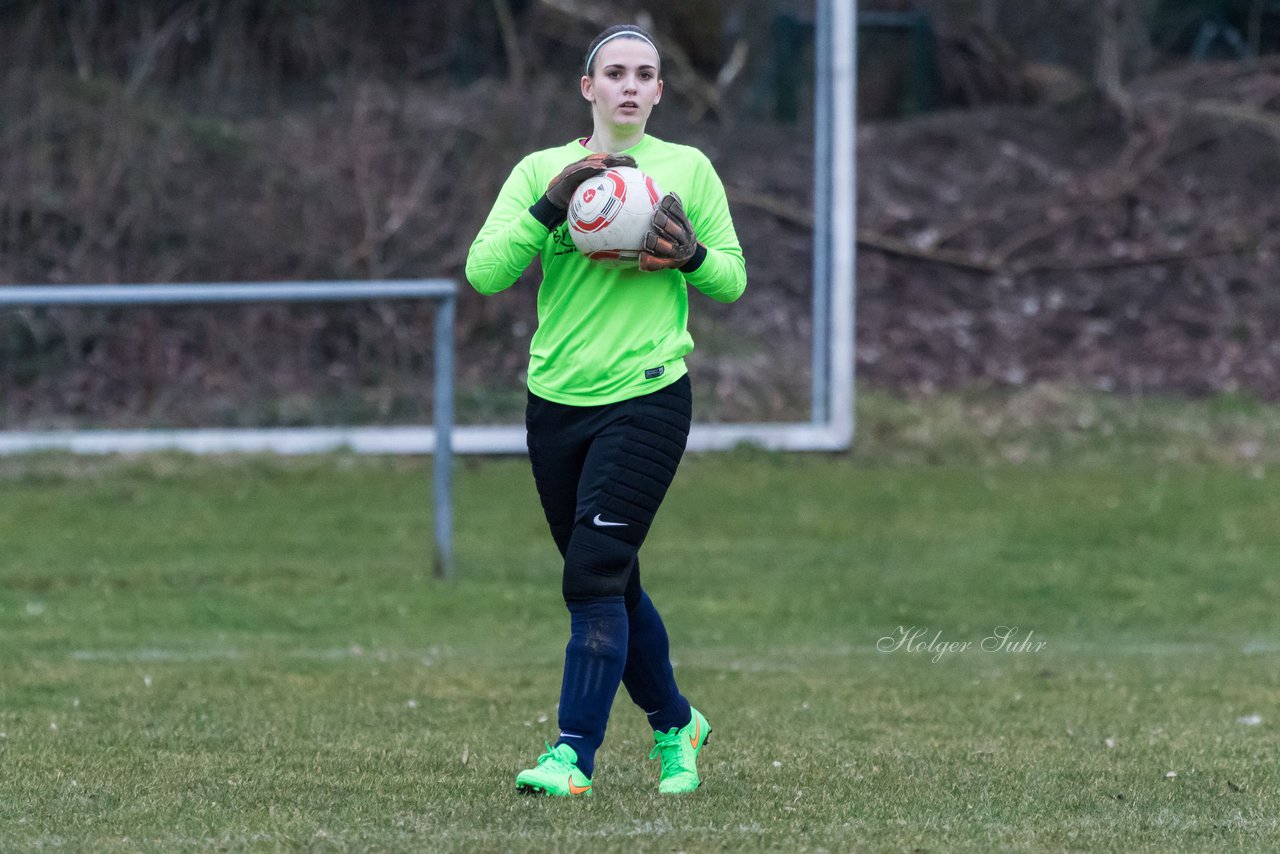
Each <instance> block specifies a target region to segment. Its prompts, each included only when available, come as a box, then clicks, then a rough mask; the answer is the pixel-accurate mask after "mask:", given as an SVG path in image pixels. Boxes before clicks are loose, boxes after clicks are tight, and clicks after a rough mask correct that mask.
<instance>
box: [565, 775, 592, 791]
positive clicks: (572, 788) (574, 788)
mask: <svg viewBox="0 0 1280 854" xmlns="http://www.w3.org/2000/svg"><path fill="white" fill-rule="evenodd" d="M590 790H591V784H590V783H588V784H587V785H585V786H575V785H573V778H572V777H570V778H569V794H571V795H581V794H582V793H583V792H587V791H590Z"/></svg>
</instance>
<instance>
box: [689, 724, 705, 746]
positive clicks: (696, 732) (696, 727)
mask: <svg viewBox="0 0 1280 854" xmlns="http://www.w3.org/2000/svg"><path fill="white" fill-rule="evenodd" d="M700 735H702V721H700V720H698V719H697V718H696V717H695V718H694V719H693V735H691V736H689V746H690V747H692V748H693V749H694V750H697V749H698V736H700Z"/></svg>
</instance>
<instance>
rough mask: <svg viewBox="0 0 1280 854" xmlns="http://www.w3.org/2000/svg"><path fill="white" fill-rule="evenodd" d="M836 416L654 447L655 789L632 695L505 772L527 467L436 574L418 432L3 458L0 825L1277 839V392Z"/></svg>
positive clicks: (462, 512)
mask: <svg viewBox="0 0 1280 854" xmlns="http://www.w3.org/2000/svg"><path fill="white" fill-rule="evenodd" d="M864 405H865V409H864V413H863V417H862V421H861V428H860V429H861V431H862V432H861V434H860V435H861V437H862V438H861V439H860V442H861V445H860V449H859V451H858V452H857V453H855V454H853V455H847V456H837V457H825V456H807V457H806V456H782V455H777V454H770V453H762V452H758V451H742V452H737V453H734V454H728V455H719V456H697V457H691V458H689V459H687V460H686V462H685V464H684V466H683V467H682V470H681V473H680V475H679V477H678V478H677V483H676V486H675V488H674V489H673V492H672V494H671V495H670V497H669V499H668V502H667V504H666V505H665V506H664V508H663V511H662V513H661V515H660V517H659V520H658V523H657V525H656V526H655V528H654V531H653V534H652V536H651V538H650V541H649V543H648V544H647V545H646V546H645V562H644V577H645V579H646V586H647V587H648V588H649V589H650V590H651V592H652V594H653V596H654V599H655V601H656V602H657V603H658V605H659V607H660V608H661V609H662V610H663V613H664V615H665V617H666V619H667V623H668V627H669V629H670V631H671V634H672V643H673V651H674V657H675V658H676V660H677V674H678V677H679V679H680V682H681V685H682V687H683V688H684V690H685V691H686V693H687V694H689V696H690V697H691V698H692V699H693V700H694V702H695V703H697V704H698V706H699V707H700V708H702V709H703V710H704V711H705V712H706V713H707V714H708V716H709V717H710V718H711V721H712V723H713V724H714V726H715V728H716V737H715V738H714V739H713V741H712V744H711V746H710V747H709V748H708V749H707V751H706V752H704V753H703V760H702V763H701V764H702V767H703V771H704V778H705V780H706V783H705V785H704V788H703V789H702V790H701V791H700V792H698V793H697V794H696V795H694V796H691V797H688V798H683V799H674V800H672V799H660V798H659V797H658V796H657V794H656V782H657V770H656V767H655V766H654V764H652V763H649V762H648V761H647V760H646V755H647V752H648V748H649V746H650V739H649V737H648V734H647V733H646V732H645V730H644V726H643V717H642V716H641V715H640V713H639V712H638V711H637V710H636V709H635V708H634V707H633V706H632V705H631V704H630V701H629V700H628V699H627V698H626V696H625V693H624V694H622V695H620V696H619V698H618V702H617V703H616V705H615V710H614V716H613V721H612V725H611V729H610V733H609V737H608V740H607V741H606V743H605V747H604V749H603V750H602V752H601V754H600V755H599V765H598V770H597V773H596V784H597V793H596V795H595V797H594V798H593V799H591V800H590V801H585V802H584V801H573V802H568V803H565V802H560V801H556V802H551V801H547V800H538V799H529V798H519V797H517V796H516V795H515V794H514V793H513V785H512V779H513V776H514V774H515V772H516V771H518V770H519V769H520V768H522V767H524V765H525V764H527V763H529V762H530V761H532V760H533V759H534V758H535V757H536V755H537V754H538V752H539V751H540V749H541V745H542V739H544V738H546V737H548V736H550V735H552V734H553V732H554V729H553V728H554V723H555V702H556V700H557V697H558V687H559V667H560V658H561V654H562V650H563V645H564V641H565V635H566V630H567V619H566V617H565V613H564V610H563V605H562V604H561V602H560V601H559V576H558V572H559V570H558V566H557V561H556V555H555V553H554V549H553V547H552V546H551V543H550V538H549V537H548V536H547V534H546V533H545V531H544V529H543V522H542V520H541V518H540V515H539V511H538V508H537V503H536V500H535V498H534V494H533V485H532V481H531V478H530V476H529V474H528V471H527V464H526V463H524V462H523V461H521V460H475V459H468V460H464V461H463V462H462V463H461V464H460V467H459V471H458V473H457V478H456V482H457V487H458V496H457V531H456V538H457V543H456V545H457V551H458V580H457V581H456V582H455V583H452V584H449V585H442V584H439V583H436V582H434V581H432V580H431V579H430V577H429V572H428V569H427V560H428V555H429V551H430V548H429V546H430V543H429V533H428V531H429V525H428V507H427V495H428V485H427V480H426V471H427V465H426V464H425V463H424V462H423V461H421V460H386V459H372V460H370V459H358V458H354V457H350V456H345V455H335V456H330V457H322V458H309V459H302V460H268V459H259V458H232V459H194V458H187V457H181V456H168V455H161V456H155V457H150V458H145V459H115V458H109V459H89V460H86V459H76V458H71V457H65V456H41V457H29V458H24V459H9V460H4V461H0V733H3V735H0V850H6V851H7V850H42V849H46V848H65V849H72V850H94V851H111V850H121V851H133V850H154V851H175V850H191V849H200V850H207V849H218V850H224V849H225V850H244V849H253V850H279V849H286V850H292V849H307V850H313V849H314V850H351V849H355V850H445V851H472V850H502V851H505V850H530V849H534V848H540V849H551V848H554V849H576V850H583V849H585V848H588V847H589V848H591V849H593V850H617V851H631V850H662V851H668V850H670V851H676V850H686V851H704V850H742V849H747V850H788V851H789V850H806V849H807V850H822V849H825V850H833V851H835V850H839V851H844V850H877V851H878V850H890V851H915V850H931V851H938V850H945V851H951V850H970V851H989V850H993V849H1005V850H1036V851H1038V850H1063V849H1067V850H1114V851H1134V850H1151V851H1164V850H1180V851H1181V850H1203V851H1221V850H1273V849H1274V848H1275V846H1276V844H1277V840H1280V795H1278V793H1277V789H1278V786H1280V770H1278V769H1280V748H1278V742H1277V739H1276V733H1277V724H1278V723H1280V713H1277V711H1276V707H1277V700H1280V668H1278V667H1277V664H1280V628H1278V626H1277V622H1276V613H1277V604H1278V603H1280V577H1278V576H1277V574H1276V572H1275V569H1276V567H1277V565H1280V525H1277V524H1276V521H1275V520H1276V519H1280V489H1277V488H1276V483H1275V478H1276V474H1275V473H1274V472H1272V471H1270V470H1268V465H1271V464H1273V463H1274V458H1273V457H1272V456H1269V455H1271V454H1274V453H1275V450H1274V449H1275V447H1276V443H1275V438H1276V435H1277V434H1276V426H1275V425H1276V424H1277V422H1278V421H1280V419H1278V418H1277V410H1276V409H1275V408H1271V407H1265V406H1262V405H1259V404H1254V403H1251V402H1249V401H1242V402H1238V401H1237V402H1233V401H1228V402H1225V403H1224V402H1222V401H1216V402H1210V403H1204V404H1190V403H1171V402H1146V403H1134V402H1129V403H1123V402H1116V401H1114V400H1112V399H1103V398H1094V397H1071V396H1067V397H1060V396H1058V395H1057V394H1056V393H1049V392H1045V391H1043V390H1041V391H1039V392H1035V393H1033V394H1031V395H1027V396H1017V397H1015V398H1013V399H1006V400H995V399H992V398H989V397H988V398H972V399H961V398H939V399H934V400H928V401H919V402H916V403H910V404H909V403H905V402H902V401H895V400H892V399H890V398H883V397H880V398H877V397H874V396H873V397H870V398H867V399H865V400H864ZM1081 412H1085V413H1086V414H1085V415H1083V416H1082V415H1081ZM1082 418H1083V419H1084V420H1083V421H1082V420H1081V419H1082ZM1064 419H1065V420H1064ZM1085 421H1087V423H1084V422H1085ZM1255 442H1256V443H1259V445H1260V446H1259V447H1257V448H1255V447H1254V446H1253V444H1249V443H1255ZM1242 444H1245V445H1246V447H1244V448H1243V450H1242V449H1241V445H1242ZM1010 449H1013V450H1012V451H1011V450H1010ZM998 626H1008V627H1016V635H1015V637H1016V638H1017V639H1021V638H1025V637H1026V636H1027V635H1028V633H1030V634H1031V639H1032V642H1033V643H1034V642H1035V641H1042V642H1043V643H1044V644H1045V646H1044V647H1043V648H1042V649H1040V650H1039V651H1032V650H1026V651H1022V652H1008V651H1004V652H997V651H984V650H982V649H981V648H980V645H981V642H982V641H983V639H984V638H985V637H987V636H989V635H991V634H992V633H993V631H995V629H996V627H998ZM900 627H901V628H902V629H911V628H912V627H915V628H918V629H920V630H922V631H923V632H924V634H923V636H922V637H921V638H920V641H921V642H924V641H927V640H929V639H932V638H934V637H935V636H938V637H939V639H940V641H941V642H955V643H963V642H969V643H970V644H972V646H971V647H970V648H969V649H966V650H959V651H955V652H953V653H951V654H947V655H943V656H942V657H941V658H940V659H939V660H937V661H934V660H933V659H934V658H935V657H936V653H935V652H932V651H929V650H916V651H907V650H905V649H901V648H900V649H897V650H896V651H890V652H882V651H878V650H877V642H878V641H879V639H881V638H883V637H894V636H896V635H897V634H898V633H899V631H900ZM1254 716H1257V717H1256V718H1255V717H1254ZM1259 718H1260V722H1258V723H1251V721H1255V720H1257V719H1259ZM1171 772H1172V774H1174V775H1176V776H1169V775H1170V773H1171Z"/></svg>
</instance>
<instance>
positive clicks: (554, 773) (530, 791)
mask: <svg viewBox="0 0 1280 854" xmlns="http://www.w3.org/2000/svg"><path fill="white" fill-rule="evenodd" d="M516 791H518V792H520V793H521V794H524V795H556V796H557V797H562V798H567V797H572V796H575V795H589V794H591V780H590V779H589V778H588V777H587V775H586V774H583V773H582V771H581V770H580V769H579V768H578V754H577V752H576V751H574V749H573V748H572V747H570V746H569V745H567V744H557V745H556V746H555V747H552V746H551V745H550V744H548V745H547V752H546V753H544V754H542V755H541V756H539V757H538V764H537V765H536V766H535V767H533V768H527V769H525V770H524V771H521V772H520V773H519V774H517V775H516Z"/></svg>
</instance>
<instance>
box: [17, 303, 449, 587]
mask: <svg viewBox="0 0 1280 854" xmlns="http://www.w3.org/2000/svg"><path fill="white" fill-rule="evenodd" d="M457 291H458V286H457V283H456V282H454V281H453V280H452V279H418V280H398V281H340V282H247V283H236V284H229V283H216V284H172V285H66V286H60V285H53V286H15V287H0V308H3V307H9V308H19V307H34V306H55V305H62V306H107V305H115V306H138V305H204V304H213V303H222V304H226V303H261V302H336V301H345V302H352V301H365V300H386V299H427V300H433V301H434V302H435V303H436V312H435V342H434V349H435V400H434V416H435V418H434V421H435V423H434V424H433V425H432V426H413V427H299V428H293V427H289V428H283V427H276V428H223V429H213V428H205V429H191V430H90V431H85V430H56V431H30V430H29V431H0V454H13V453H24V452H31V451H42V450H55V449H57V450H69V451H73V452H75V453H118V452H125V453H130V452H132V453H139V452H144V451H156V450H162V449H172V450H181V451H188V452H191V453H226V452H272V453H278V454H312V453H322V452H324V451H332V450H338V449H341V448H350V449H351V450H353V451H355V452H357V453H371V454H379V453H383V454H405V453H421V454H432V455H433V456H434V460H433V462H432V466H431V469H432V493H433V504H434V509H433V513H434V528H435V549H434V561H433V566H434V571H435V574H436V576H437V577H439V578H450V577H452V575H453V438H454V437H453V433H454V427H453V398H454V392H453V361H454V353H453V323H454V304H455V300H456V298H457Z"/></svg>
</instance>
